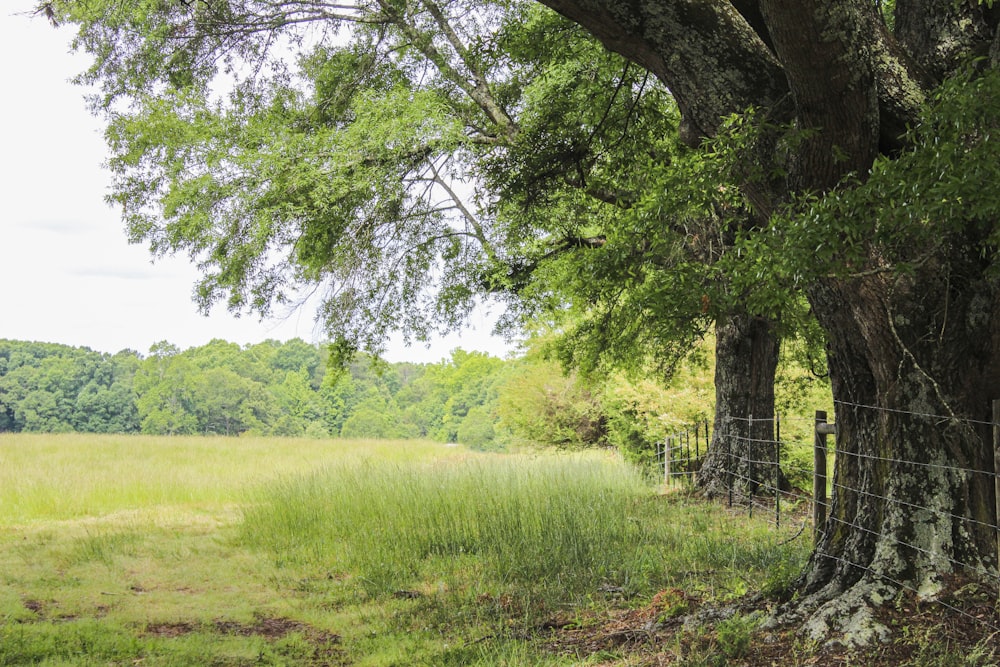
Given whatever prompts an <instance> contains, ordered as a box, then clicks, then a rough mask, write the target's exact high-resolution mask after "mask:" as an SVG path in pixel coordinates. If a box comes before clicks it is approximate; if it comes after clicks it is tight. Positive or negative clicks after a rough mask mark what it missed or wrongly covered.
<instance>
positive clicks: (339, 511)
mask: <svg viewBox="0 0 1000 667" xmlns="http://www.w3.org/2000/svg"><path fill="white" fill-rule="evenodd" d="M652 495H653V492H652V490H651V489H650V487H649V486H648V485H647V484H646V483H645V482H644V481H643V479H642V478H641V476H640V474H639V473H638V472H636V471H635V470H634V469H633V468H631V467H629V466H627V465H625V464H622V463H620V462H617V461H611V460H609V459H607V458H597V457H594V456H590V457H542V458H537V459H529V458H525V457H502V458H501V457H492V458H490V459H489V460H483V459H480V458H468V459H465V460H462V461H457V462H450V463H434V464H426V465H408V466H400V465H396V464H391V463H386V462H381V461H374V460H372V461H368V462H366V463H363V464H339V465H334V466H331V467H329V468H327V469H325V470H323V471H322V472H319V473H316V474H313V475H309V476H305V477H290V478H287V479H285V480H283V481H281V482H279V483H274V484H269V485H267V486H265V487H264V488H262V489H261V490H260V491H259V493H258V495H257V496H256V497H255V498H254V499H253V501H252V502H250V503H249V504H248V505H247V508H246V509H245V511H244V520H243V529H242V530H243V539H244V540H246V542H247V543H250V544H253V545H256V546H259V547H262V548H264V549H266V550H268V551H269V552H271V553H272V554H273V555H274V557H275V559H276V560H278V561H281V562H295V563H297V564H301V565H310V566H312V567H318V568H323V569H326V570H328V571H330V572H332V573H336V574H338V575H346V576H351V577H356V578H357V580H358V581H359V583H361V585H362V587H363V588H364V590H366V591H367V592H368V593H370V594H373V595H378V594H380V593H386V592H391V591H395V590H398V589H402V588H406V587H407V586H412V585H414V583H415V582H419V581H426V580H428V579H431V580H433V579H435V578H444V579H446V580H454V579H456V578H458V579H463V578H465V579H475V580H476V581H478V582H479V583H480V585H481V586H484V587H489V586H501V587H503V586H509V585H513V586H515V587H517V586H525V585H532V586H537V587H542V586H543V585H544V586H550V587H555V588H559V589H560V590H562V591H564V592H566V593H567V594H570V595H572V594H582V593H584V592H586V591H589V592H592V591H594V590H595V588H596V587H598V586H600V585H602V584H609V585H616V586H620V585H623V584H625V583H627V582H628V581H629V579H630V578H634V577H635V576H637V575H638V574H639V573H640V571H641V570H642V567H641V565H642V559H641V554H642V553H643V552H644V549H643V548H642V547H643V545H644V544H649V543H650V542H651V540H650V538H651V537H652V536H654V535H655V534H656V531H651V530H649V529H648V527H647V526H645V525H644V524H643V522H642V521H641V520H640V515H641V508H642V505H643V503H644V502H645V501H648V500H649V499H650V498H651V497H652ZM637 556H639V557H640V558H639V560H637Z"/></svg>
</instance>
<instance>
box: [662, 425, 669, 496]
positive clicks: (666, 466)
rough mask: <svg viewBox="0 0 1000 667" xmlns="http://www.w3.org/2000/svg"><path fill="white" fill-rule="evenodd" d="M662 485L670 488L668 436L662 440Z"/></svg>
mask: <svg viewBox="0 0 1000 667" xmlns="http://www.w3.org/2000/svg"><path fill="white" fill-rule="evenodd" d="M663 485H664V486H670V436H667V437H666V438H664V440H663Z"/></svg>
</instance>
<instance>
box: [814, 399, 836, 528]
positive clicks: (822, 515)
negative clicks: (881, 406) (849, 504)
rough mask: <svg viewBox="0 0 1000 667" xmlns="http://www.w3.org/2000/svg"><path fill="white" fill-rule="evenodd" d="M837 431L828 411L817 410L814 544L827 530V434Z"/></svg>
mask: <svg viewBox="0 0 1000 667" xmlns="http://www.w3.org/2000/svg"><path fill="white" fill-rule="evenodd" d="M836 432H837V425H836V424H828V423H827V422H826V412H825V411H824V410H817V411H816V437H815V442H814V446H813V468H814V470H813V544H815V543H817V542H818V541H819V537H820V535H822V534H823V531H824V530H826V436H827V435H829V434H831V433H836Z"/></svg>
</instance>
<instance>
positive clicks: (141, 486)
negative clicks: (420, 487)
mask: <svg viewBox="0 0 1000 667" xmlns="http://www.w3.org/2000/svg"><path fill="white" fill-rule="evenodd" d="M457 455H458V453H457V452H450V451H447V450H445V448H443V447H442V446H441V445H440V444H437V443H431V442H423V441H406V442H399V441H374V442H373V441H348V440H303V439H280V438H223V437H174V438H165V437H148V436H136V435H94V434H58V435H53V434H3V433H0V527H3V526H10V525H17V524H22V523H26V522H34V521H46V520H68V519H78V518H82V517H97V516H106V515H108V514H110V513H114V512H122V511H135V510H142V509H149V508H154V507H164V506H185V507H194V506H198V507H202V508H205V509H208V510H212V511H214V510H218V509H220V508H223V507H226V506H232V505H235V504H236V503H238V502H240V501H241V500H242V499H243V497H244V491H245V489H246V487H247V486H248V485H252V484H255V483H259V482H260V481H261V480H264V479H270V478H274V477H276V476H279V475H282V474H290V473H292V472H304V471H309V470H314V469H316V468H318V467H322V466H324V465H326V464H328V463H330V462H332V461H358V460H365V459H367V458H379V459H382V460H392V461H411V460H427V459H429V458H432V457H438V458H440V457H443V456H457Z"/></svg>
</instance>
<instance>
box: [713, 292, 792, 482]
mask: <svg viewBox="0 0 1000 667" xmlns="http://www.w3.org/2000/svg"><path fill="white" fill-rule="evenodd" d="M778 352H779V339H778V337H777V335H776V334H775V332H774V329H773V327H772V326H771V324H770V323H769V322H768V321H767V320H765V319H763V318H759V317H754V316H752V315H750V314H748V313H746V312H733V313H729V314H728V315H726V316H725V317H720V318H719V319H718V320H716V324H715V406H716V409H715V420H714V426H713V430H712V441H711V444H710V445H709V448H708V452H707V453H706V454H705V459H704V461H703V462H702V465H701V469H700V470H699V471H698V476H697V478H696V480H697V485H698V488H700V489H701V490H702V491H703V492H704V493H705V494H706V495H708V496H710V497H711V496H722V495H725V494H728V492H729V486H730V484H732V485H733V492H734V494H735V497H737V498H738V499H740V500H741V501H742V500H744V499H746V498H747V497H748V496H750V495H753V494H756V493H762V492H770V493H773V491H768V489H774V488H775V486H776V485H777V486H778V487H779V488H780V487H781V486H782V485H785V484H786V482H785V479H784V477H783V476H781V475H778V476H775V472H776V471H777V470H776V468H775V467H774V466H773V465H772V466H768V465H764V464H762V463H760V462H762V461H773V460H774V455H775V443H774V421H773V416H774V377H775V372H776V370H777V367H778Z"/></svg>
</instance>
